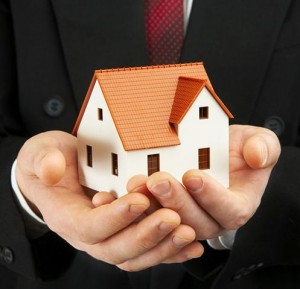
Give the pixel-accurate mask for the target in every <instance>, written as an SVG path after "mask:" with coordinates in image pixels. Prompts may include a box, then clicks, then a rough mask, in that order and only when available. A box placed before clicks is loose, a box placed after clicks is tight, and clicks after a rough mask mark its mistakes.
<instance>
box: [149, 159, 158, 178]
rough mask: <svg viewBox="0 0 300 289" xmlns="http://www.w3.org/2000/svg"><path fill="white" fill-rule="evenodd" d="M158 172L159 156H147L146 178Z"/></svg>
mask: <svg viewBox="0 0 300 289" xmlns="http://www.w3.org/2000/svg"><path fill="white" fill-rule="evenodd" d="M158 171H159V154H155V155H148V176H150V175H152V174H153V173H155V172H158Z"/></svg>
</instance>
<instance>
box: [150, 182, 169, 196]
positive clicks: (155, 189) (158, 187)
mask: <svg viewBox="0 0 300 289" xmlns="http://www.w3.org/2000/svg"><path fill="white" fill-rule="evenodd" d="M150 191H151V192H152V193H154V194H155V195H159V196H166V195H168V194H169V193H170V191H171V184H170V182H169V181H168V180H165V181H162V182H159V183H157V184H154V185H152V186H150Z"/></svg>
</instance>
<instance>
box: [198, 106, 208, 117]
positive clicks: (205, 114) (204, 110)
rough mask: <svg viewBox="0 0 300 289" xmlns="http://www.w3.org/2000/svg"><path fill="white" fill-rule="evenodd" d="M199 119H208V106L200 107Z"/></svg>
mask: <svg viewBox="0 0 300 289" xmlns="http://www.w3.org/2000/svg"><path fill="white" fill-rule="evenodd" d="M199 119H208V106H202V107H199Z"/></svg>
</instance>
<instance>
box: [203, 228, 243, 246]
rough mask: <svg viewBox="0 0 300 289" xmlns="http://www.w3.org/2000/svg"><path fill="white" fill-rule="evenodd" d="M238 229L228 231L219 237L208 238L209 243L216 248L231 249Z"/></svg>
mask: <svg viewBox="0 0 300 289" xmlns="http://www.w3.org/2000/svg"><path fill="white" fill-rule="evenodd" d="M236 231H237V230H230V231H227V232H226V233H225V234H224V235H222V236H219V237H217V238H213V239H208V240H207V243H208V245H209V246H210V247H211V248H213V249H215V250H231V248H232V246H233V243H234V239H235V234H236Z"/></svg>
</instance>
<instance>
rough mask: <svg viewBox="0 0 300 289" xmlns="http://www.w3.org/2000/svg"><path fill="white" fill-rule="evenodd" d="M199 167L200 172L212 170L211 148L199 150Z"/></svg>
mask: <svg viewBox="0 0 300 289" xmlns="http://www.w3.org/2000/svg"><path fill="white" fill-rule="evenodd" d="M198 166H199V170H207V169H209V168H210V148H202V149H199V150H198Z"/></svg>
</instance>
